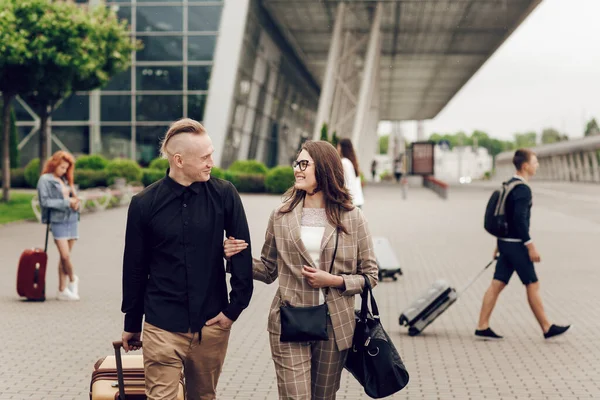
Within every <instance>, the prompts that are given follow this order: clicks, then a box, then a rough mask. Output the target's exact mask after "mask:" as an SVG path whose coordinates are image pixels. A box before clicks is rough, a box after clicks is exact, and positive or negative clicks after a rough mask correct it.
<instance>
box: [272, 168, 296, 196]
mask: <svg viewBox="0 0 600 400" xmlns="http://www.w3.org/2000/svg"><path fill="white" fill-rule="evenodd" d="M293 184H294V170H293V168H292V167H275V168H273V169H271V170H270V171H269V172H268V173H267V177H266V179H265V186H266V188H267V191H268V192H269V193H277V194H281V193H285V191H286V190H288V189H289V188H290V187H292V185H293Z"/></svg>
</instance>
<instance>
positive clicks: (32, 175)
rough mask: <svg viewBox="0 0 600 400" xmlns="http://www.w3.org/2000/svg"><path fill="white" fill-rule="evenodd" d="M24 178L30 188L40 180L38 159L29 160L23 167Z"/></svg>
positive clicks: (35, 185)
mask: <svg viewBox="0 0 600 400" xmlns="http://www.w3.org/2000/svg"><path fill="white" fill-rule="evenodd" d="M25 180H26V181H27V184H28V185H29V186H31V187H32V188H35V187H37V183H38V181H39V180H40V159H39V158H34V159H33V160H31V161H29V164H27V166H26V167H25Z"/></svg>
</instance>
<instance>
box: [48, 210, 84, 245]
mask: <svg viewBox="0 0 600 400" xmlns="http://www.w3.org/2000/svg"><path fill="white" fill-rule="evenodd" d="M73 217H75V218H73ZM50 230H51V231H52V236H54V240H60V239H67V240H71V239H79V221H78V218H77V214H72V216H71V218H69V219H68V220H67V221H65V222H52V223H50Z"/></svg>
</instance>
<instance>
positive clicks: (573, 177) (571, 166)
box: [567, 153, 577, 182]
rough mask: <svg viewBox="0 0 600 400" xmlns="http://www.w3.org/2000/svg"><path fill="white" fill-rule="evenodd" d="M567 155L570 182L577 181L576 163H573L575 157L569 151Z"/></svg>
mask: <svg viewBox="0 0 600 400" xmlns="http://www.w3.org/2000/svg"><path fill="white" fill-rule="evenodd" d="M567 157H568V160H569V176H570V177H571V181H572V182H577V165H575V157H573V153H570V154H569V155H568V156H567Z"/></svg>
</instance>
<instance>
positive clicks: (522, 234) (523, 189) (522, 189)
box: [512, 185, 531, 245]
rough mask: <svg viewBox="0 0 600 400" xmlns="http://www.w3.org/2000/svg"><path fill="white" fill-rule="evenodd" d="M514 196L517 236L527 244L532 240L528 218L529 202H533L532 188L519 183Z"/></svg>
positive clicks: (514, 220)
mask: <svg viewBox="0 0 600 400" xmlns="http://www.w3.org/2000/svg"><path fill="white" fill-rule="evenodd" d="M512 198H513V221H512V222H513V226H514V227H515V231H516V234H517V237H518V238H519V239H521V240H522V241H523V243H524V244H525V245H527V244H529V242H531V237H530V236H529V221H528V220H527V214H528V210H529V204H531V189H529V187H528V186H526V185H519V186H517V187H516V188H514V189H513V191H512Z"/></svg>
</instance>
